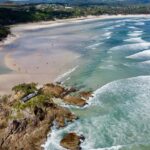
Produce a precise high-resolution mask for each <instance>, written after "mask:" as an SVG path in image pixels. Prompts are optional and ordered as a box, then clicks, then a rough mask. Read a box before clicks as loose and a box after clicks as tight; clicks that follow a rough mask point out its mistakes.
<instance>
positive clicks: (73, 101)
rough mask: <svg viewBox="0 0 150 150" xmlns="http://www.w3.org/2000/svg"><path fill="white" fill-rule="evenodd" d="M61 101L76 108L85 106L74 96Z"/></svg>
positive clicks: (84, 102)
mask: <svg viewBox="0 0 150 150" xmlns="http://www.w3.org/2000/svg"><path fill="white" fill-rule="evenodd" d="M63 100H64V102H65V103H66V104H69V105H76V106H79V107H83V106H85V105H86V104H87V103H86V101H85V100H84V99H82V98H79V97H76V96H69V95H67V96H65V97H64V98H63Z"/></svg>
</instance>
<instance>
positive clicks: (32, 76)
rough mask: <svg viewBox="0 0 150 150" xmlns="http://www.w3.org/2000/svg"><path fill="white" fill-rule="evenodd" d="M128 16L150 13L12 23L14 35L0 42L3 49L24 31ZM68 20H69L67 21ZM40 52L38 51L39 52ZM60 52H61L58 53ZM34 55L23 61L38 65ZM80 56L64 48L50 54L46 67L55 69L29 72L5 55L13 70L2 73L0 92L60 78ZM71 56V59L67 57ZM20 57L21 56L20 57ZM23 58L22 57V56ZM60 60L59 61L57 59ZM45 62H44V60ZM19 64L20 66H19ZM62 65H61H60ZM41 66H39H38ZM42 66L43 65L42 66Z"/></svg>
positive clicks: (6, 63)
mask: <svg viewBox="0 0 150 150" xmlns="http://www.w3.org/2000/svg"><path fill="white" fill-rule="evenodd" d="M128 17H150V15H102V16H87V17H79V18H71V19H63V20H56V21H44V22H43V21H42V22H37V23H26V24H18V25H12V26H11V31H12V35H10V36H8V38H6V39H5V40H4V41H3V42H0V47H1V49H2V48H3V47H4V46H5V45H9V44H11V43H13V42H15V40H17V39H18V38H19V37H21V34H22V32H26V31H30V30H37V29H42V28H51V27H56V26H63V25H67V24H76V23H80V22H88V21H96V20H105V19H113V18H114V19H115V18H128ZM66 21H67V22H66ZM37 53H38V52H37ZM58 53H59V54H58ZM37 55H38V54H36V55H33V56H30V57H27V58H23V60H21V62H24V63H25V62H26V61H30V59H32V58H33V59H34V63H35V65H34V68H35V67H36V65H39V64H36V62H40V61H41V60H40V59H39V58H38V57H39V56H37ZM44 57H46V55H45V56H44ZM78 57H80V55H78V54H77V53H75V52H71V51H69V49H62V50H61V51H57V53H56V54H54V55H52V56H50V58H51V59H52V60H51V61H50V62H49V65H44V67H45V66H47V67H46V68H45V69H48V67H49V68H53V65H55V70H50V71H49V72H48V73H45V70H44V69H42V70H40V72H38V71H36V70H35V69H34V68H31V69H30V71H29V73H28V72H27V71H25V69H24V68H26V65H25V64H22V66H21V65H20V62H19V61H18V60H17V61H18V62H17V61H16V60H15V59H14V58H13V56H12V55H11V54H10V55H9V53H8V54H7V55H6V56H5V62H4V63H5V65H6V66H7V67H8V68H9V69H11V70H12V72H11V73H8V74H2V75H0V83H1V85H4V86H3V87H0V89H1V92H0V94H2V95H4V94H7V93H10V92H11V87H13V86H14V85H16V84H19V83H23V82H38V81H40V80H41V78H42V80H41V82H40V83H39V84H45V83H47V82H55V81H56V80H57V79H60V77H62V76H63V75H65V74H66V73H67V72H69V71H70V70H72V68H75V67H76V66H77V64H74V63H73V61H76V60H75V59H77V58H78ZM65 58H70V59H65ZM18 59H19V58H18ZM20 59H21V58H20ZM56 60H59V61H56ZM43 63H44V62H43ZM18 64H19V66H18ZM58 66H60V67H58ZM38 67H39V66H38ZM40 67H41V68H42V65H41V66H40ZM32 69H34V71H35V72H34V73H32Z"/></svg>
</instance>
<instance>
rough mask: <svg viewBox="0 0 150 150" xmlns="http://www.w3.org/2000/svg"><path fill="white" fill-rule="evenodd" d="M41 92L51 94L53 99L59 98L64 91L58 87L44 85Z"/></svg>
mask: <svg viewBox="0 0 150 150" xmlns="http://www.w3.org/2000/svg"><path fill="white" fill-rule="evenodd" d="M42 91H43V93H44V94H51V95H53V96H55V97H61V95H62V93H63V92H64V91H65V89H64V87H62V86H60V85H54V84H46V85H44V87H43V89H42Z"/></svg>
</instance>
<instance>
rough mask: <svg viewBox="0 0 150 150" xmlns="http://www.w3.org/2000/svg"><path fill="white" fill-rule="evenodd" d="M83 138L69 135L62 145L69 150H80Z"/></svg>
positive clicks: (74, 134)
mask: <svg viewBox="0 0 150 150" xmlns="http://www.w3.org/2000/svg"><path fill="white" fill-rule="evenodd" d="M82 139H83V136H82V137H81V136H78V135H77V134H76V133H68V134H67V135H65V136H64V137H63V139H62V140H61V141H60V145H61V146H62V147H64V148H67V149H69V150H80V149H81V148H80V144H81V140H82Z"/></svg>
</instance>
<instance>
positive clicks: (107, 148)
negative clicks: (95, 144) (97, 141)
mask: <svg viewBox="0 0 150 150" xmlns="http://www.w3.org/2000/svg"><path fill="white" fill-rule="evenodd" d="M122 147H123V146H122V145H117V146H112V147H106V148H96V149H91V150H120V149H121V148H122Z"/></svg>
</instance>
